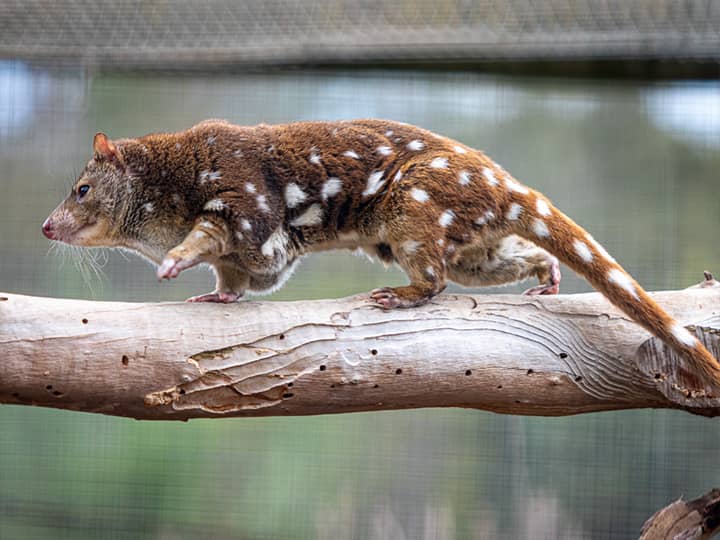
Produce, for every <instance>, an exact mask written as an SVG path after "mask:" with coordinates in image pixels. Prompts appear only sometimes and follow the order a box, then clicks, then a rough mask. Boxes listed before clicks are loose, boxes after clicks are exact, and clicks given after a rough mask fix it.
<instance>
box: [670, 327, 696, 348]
mask: <svg viewBox="0 0 720 540" xmlns="http://www.w3.org/2000/svg"><path fill="white" fill-rule="evenodd" d="M670 331H671V332H672V335H673V336H675V339H677V340H678V341H679V342H680V343H682V344H683V345H685V346H687V347H697V343H698V342H697V339H695V336H693V335H692V334H691V333H690V332H688V330H687V328H684V327H683V326H682V325H681V324H680V323H675V324H674V325H673V326H672V328H671V329H670Z"/></svg>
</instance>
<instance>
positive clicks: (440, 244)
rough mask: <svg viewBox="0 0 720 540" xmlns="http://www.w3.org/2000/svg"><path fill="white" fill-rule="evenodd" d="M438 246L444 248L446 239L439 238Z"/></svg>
mask: <svg viewBox="0 0 720 540" xmlns="http://www.w3.org/2000/svg"><path fill="white" fill-rule="evenodd" d="M437 245H438V246H440V247H442V246H444V245H445V239H444V238H438V239H437Z"/></svg>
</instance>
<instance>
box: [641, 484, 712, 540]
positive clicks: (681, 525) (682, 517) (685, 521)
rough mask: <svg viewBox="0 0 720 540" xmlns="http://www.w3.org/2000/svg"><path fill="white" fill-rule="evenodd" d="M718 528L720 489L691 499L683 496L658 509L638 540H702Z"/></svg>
mask: <svg viewBox="0 0 720 540" xmlns="http://www.w3.org/2000/svg"><path fill="white" fill-rule="evenodd" d="M719 529H720V489H713V490H711V491H709V492H708V493H706V494H705V495H703V496H701V497H698V498H697V499H693V500H691V501H683V500H682V498H680V499H678V500H677V501H675V502H672V503H670V504H669V505H667V506H666V507H664V508H662V509H660V510H658V511H657V512H655V514H653V516H651V517H650V518H649V519H648V520H647V521H646V522H645V524H644V525H643V527H642V531H641V534H640V540H705V539H708V538H712V537H713V536H715V535H716V534H717V533H718V530H719Z"/></svg>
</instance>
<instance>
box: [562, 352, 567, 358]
mask: <svg viewBox="0 0 720 540" xmlns="http://www.w3.org/2000/svg"><path fill="white" fill-rule="evenodd" d="M567 357H568V355H567V353H564V352H561V353H560V358H567Z"/></svg>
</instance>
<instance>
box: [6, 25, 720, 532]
mask: <svg viewBox="0 0 720 540" xmlns="http://www.w3.org/2000/svg"><path fill="white" fill-rule="evenodd" d="M2 22H3V21H2V20H1V19H0V30H1V29H2V27H3V25H2ZM21 22H22V21H20V22H16V24H15V26H16V27H17V28H20V26H21V24H20V23H21ZM18 32H20V31H19V30H18ZM6 35H9V34H6ZM18 35H20V34H18ZM42 37H43V36H42V35H40V36H38V39H42ZM101 37H102V36H100V38H101ZM2 39H3V38H0V46H1V45H2ZM18 39H19V38H18ZM678 47H680V48H681V46H680V45H678ZM1 48H2V47H0V49H1ZM678 50H679V49H678ZM590 72H592V69H590ZM211 117H216V118H227V119H229V120H231V121H233V122H236V123H240V124H255V123H258V122H267V123H274V122H286V121H293V120H303V119H327V120H331V119H346V118H358V117H380V118H389V119H394V120H400V121H404V122H410V123H414V124H418V125H420V126H422V127H425V128H428V129H431V130H433V131H435V132H438V133H441V134H444V135H448V136H450V137H453V138H456V139H458V140H460V141H462V142H464V143H466V144H468V145H470V146H473V147H476V148H480V149H483V150H485V151H486V152H488V153H489V154H490V155H491V156H492V157H494V158H495V159H496V160H497V161H499V162H500V163H501V164H502V165H503V166H504V167H505V168H506V169H508V170H509V171H510V172H511V173H513V174H514V175H515V176H516V177H517V178H518V179H520V180H521V181H523V182H525V183H527V184H529V185H531V186H533V187H535V188H537V189H539V190H540V191H542V192H543V193H545V194H546V195H547V196H549V197H550V198H551V199H552V200H553V201H554V202H555V203H556V204H557V205H558V206H559V207H560V208H562V209H564V210H565V211H566V212H567V213H568V214H569V215H571V216H573V217H574V218H575V219H576V220H577V221H578V222H580V223H581V224H582V225H583V226H585V227H586V228H587V229H588V230H590V231H592V233H593V235H594V236H595V237H596V238H597V239H599V240H600V241H601V242H602V243H603V244H604V245H605V246H606V247H607V248H608V250H609V251H610V252H611V253H612V254H613V255H615V256H616V258H617V259H618V260H619V261H621V262H622V263H623V265H624V266H625V267H626V268H627V269H628V270H629V271H630V272H631V273H632V274H633V275H635V277H636V278H637V279H638V280H639V281H640V282H641V283H642V284H643V285H644V286H645V287H646V288H648V289H651V290H653V289H675V288H682V287H685V286H688V285H690V284H693V283H695V282H698V281H700V279H701V278H702V273H701V272H702V270H703V269H705V268H709V269H711V270H715V271H716V272H718V273H720V250H719V249H718V248H717V231H718V230H719V229H720V197H718V187H719V186H720V182H719V180H720V82H718V80H717V77H715V78H713V79H706V80H689V79H688V80H685V79H674V80H672V81H657V80H656V81H649V80H637V79H636V80H630V79H624V80H615V79H610V78H602V79H594V78H572V79H568V78H560V77H556V78H549V77H541V76H533V77H523V76H521V75H517V74H516V75H513V76H510V75H499V74H491V73H484V74H483V73H479V72H478V71H477V70H472V71H470V70H458V69H440V70H438V69H432V70H422V69H420V68H416V69H403V70H396V69H389V68H385V69H383V68H381V67H379V66H375V67H374V68H373V69H369V68H352V67H351V66H347V65H346V66H345V67H336V68H334V69H318V68H311V67H305V68H303V69H274V70H267V69H256V70H252V71H248V70H244V71H236V72H234V73H232V74H223V72H222V71H221V70H220V71H218V70H214V71H211V72H204V71H201V70H195V71H188V70H186V71H182V70H174V71H171V72H162V71H158V70H157V69H155V70H153V71H148V70H145V71H114V70H112V69H104V70H100V71H95V70H94V69H87V68H85V67H82V66H77V65H76V66H74V65H73V64H72V63H58V62H48V61H44V62H37V61H21V60H13V59H8V60H0V185H1V186H2V193H0V290H2V291H8V292H13V293H25V294H34V295H47V296H56V297H73V298H88V299H98V300H101V299H102V300H131V301H160V300H178V301H179V300H182V299H184V298H186V297H188V296H190V295H194V294H199V293H202V292H206V291H209V290H210V289H211V288H212V286H213V280H212V277H211V275H210V274H209V272H207V271H205V270H202V269H200V270H192V271H189V272H186V273H183V274H182V276H181V277H180V278H179V279H178V280H176V281H175V282H173V283H163V284H159V283H158V282H157V281H156V279H155V276H154V272H153V269H152V268H151V267H150V266H149V265H148V264H147V263H146V262H143V261H141V260H139V259H137V258H135V257H133V256H128V255H123V254H120V253H117V252H89V253H88V252H84V253H75V252H69V251H67V250H55V249H53V250H50V249H49V247H50V246H49V242H48V241H47V240H45V239H44V237H43V236H42V235H41V233H40V224H41V223H42V221H43V219H44V218H45V217H46V215H47V214H48V213H49V212H50V211H51V210H52V208H53V207H54V206H55V205H56V204H57V203H58V202H59V201H60V200H61V199H62V198H63V197H64V196H65V194H66V192H67V190H68V189H69V187H70V184H71V182H72V180H73V179H74V175H75V174H77V173H78V172H79V171H80V170H81V168H82V166H83V165H84V163H85V161H86V160H87V159H88V158H89V157H90V150H91V139H92V135H93V134H94V133H95V132H96V131H99V130H103V131H105V132H107V133H108V134H109V135H110V136H111V137H116V138H117V137H125V136H134V135H140V134H144V133H147V132H151V131H167V130H178V129H183V128H186V127H188V126H190V125H191V124H193V123H195V122H197V121H199V120H202V119H205V118H211ZM93 261H94V263H93ZM93 265H94V266H93ZM94 267H95V269H93V268H94ZM97 267H100V268H97ZM403 281H404V277H403V276H402V274H401V273H399V272H398V271H396V270H394V269H390V270H384V269H383V268H382V266H381V265H379V264H373V263H371V262H369V261H368V260H366V259H365V258H361V257H356V256H353V255H351V254H349V253H345V252H335V253H327V254H319V255H314V256H312V257H310V258H308V259H307V260H306V261H305V262H304V263H303V264H302V265H301V267H300V269H299V270H298V271H297V272H296V273H295V275H294V277H293V278H292V279H291V280H290V281H289V282H288V284H287V285H286V286H285V287H284V288H283V289H281V290H280V291H279V292H278V293H276V294H274V295H273V296H271V297H269V300H272V301H278V300H296V299H310V298H326V297H340V296H345V295H350V294H354V293H358V292H362V291H367V290H369V289H371V288H373V287H378V286H384V285H392V284H397V283H402V282H403ZM522 289H523V286H518V287H513V288H511V289H510V290H512V291H520V290H522ZM451 290H457V288H452V287H451ZM505 290H507V289H505ZM586 290H589V287H588V285H587V284H586V283H585V282H583V281H581V280H579V279H577V278H576V277H574V276H573V275H571V272H570V271H569V270H567V269H565V276H564V280H563V291H564V292H579V291H586ZM490 292H492V290H490ZM0 324H2V321H1V320H0ZM158 324H163V323H162V321H158ZM1 361H2V355H0V362H1ZM448 361H451V360H450V359H449V360H448ZM428 391H432V388H431V387H429V388H428ZM716 424H717V421H713V420H708V419H702V418H696V417H692V416H689V415H687V414H684V413H680V412H670V411H632V412H613V413H602V414H593V415H584V416H579V417H571V418H556V419H543V418H520V417H509V416H499V415H494V414H491V413H485V412H477V411H465V410H416V411H401V412H380V413H365V414H352V415H344V416H322V417H309V418H265V419H218V420H194V421H191V422H188V423H172V422H154V423H150V422H137V421H133V420H128V419H119V418H110V417H102V416H96V415H90V414H82V413H74V412H65V411H60V410H45V409H35V408H31V407H20V406H8V405H0V539H2V540H5V539H16V538H17V539H30V538H37V539H45V538H53V539H56V538H59V539H72V540H75V539H79V540H82V539H94V538H110V539H145V538H147V539H151V538H153V539H154V538H160V539H176V538H181V539H186V538H187V539H191V538H193V539H194V538H217V539H230V538H239V539H296V538H300V539H320V540H326V539H327V540H331V539H333V540H334V539H358V540H360V539H373V540H374V539H391V540H396V539H397V540H403V539H407V540H415V539H422V540H430V539H454V538H457V539H492V538H517V539H523V538H528V539H535V538H541V539H554V538H567V539H574V538H587V539H590V538H592V539H595V538H600V539H603V538H607V539H617V538H621V539H622V538H636V537H637V535H638V531H639V528H640V526H641V525H642V523H643V521H644V520H645V519H647V518H648V517H649V516H650V515H651V514H652V513H653V512H654V511H656V510H657V509H658V508H660V507H661V506H664V505H665V504H667V503H668V502H670V501H671V500H674V499H677V498H678V497H680V496H681V495H682V496H686V497H693V496H696V495H699V494H700V493H703V492H705V491H707V490H709V489H710V488H712V487H717V486H718V485H719V484H720V472H718V467H717V452H718V447H719V443H720V427H718V425H716Z"/></svg>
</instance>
